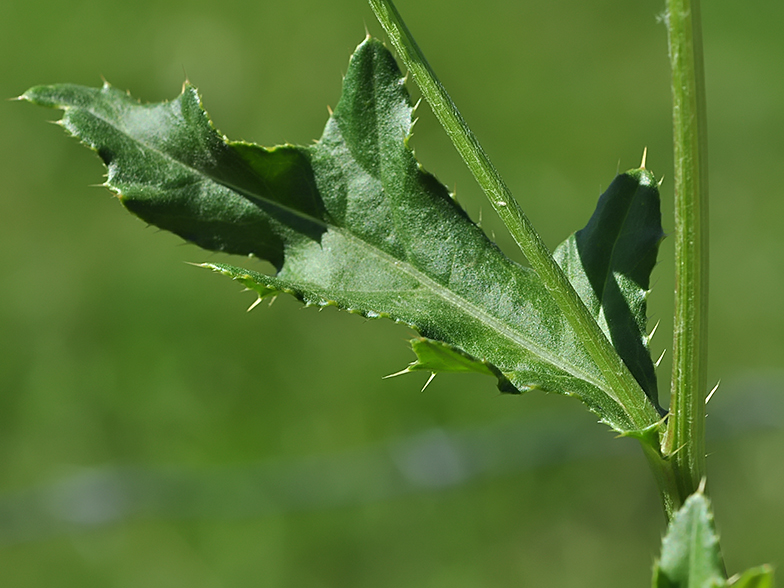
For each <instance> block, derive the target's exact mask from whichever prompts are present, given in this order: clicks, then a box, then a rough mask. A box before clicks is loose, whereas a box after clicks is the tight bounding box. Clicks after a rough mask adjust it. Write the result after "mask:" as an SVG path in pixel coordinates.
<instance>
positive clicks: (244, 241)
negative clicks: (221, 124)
mask: <svg viewBox="0 0 784 588" xmlns="http://www.w3.org/2000/svg"><path fill="white" fill-rule="evenodd" d="M370 4H371V7H372V8H373V10H374V12H375V14H376V16H377V17H378V20H379V22H380V23H381V25H382V26H383V27H384V29H385V31H386V33H387V35H388V37H389V40H390V42H391V45H392V46H393V48H394V49H395V50H396V52H397V55H398V57H399V59H400V60H401V62H402V64H403V66H404V68H405V69H406V70H407V71H408V72H409V75H410V77H411V79H412V80H413V81H414V82H415V83H416V85H417V86H418V87H419V89H420V91H421V93H422V95H423V97H424V99H425V101H426V102H427V103H428V104H429V105H430V107H431V109H432V111H433V112H434V113H435V115H436V117H437V118H438V120H439V122H440V123H441V125H442V126H443V128H444V130H445V131H446V133H447V135H448V136H449V138H450V140H451V141H452V143H453V144H454V146H455V148H456V150H457V151H458V153H459V154H460V156H461V157H462V158H463V160H464V161H465V163H466V165H467V166H468V168H469V169H470V171H471V173H472V174H473V175H474V177H475V178H476V181H477V183H478V184H479V185H480V187H481V188H482V190H483V191H484V192H485V194H486V195H487V197H488V199H489V201H490V204H491V206H492V208H493V209H494V210H495V212H496V213H497V214H498V216H499V217H500V219H501V220H502V221H503V223H504V224H505V226H506V227H507V228H508V230H509V232H510V234H511V236H512V237H513V239H514V241H515V242H516V243H517V245H518V246H519V248H520V250H521V251H522V253H523V254H524V256H525V258H526V259H527V261H528V263H529V264H530V267H524V266H522V265H520V264H518V263H516V262H514V261H512V260H511V259H510V258H509V257H507V256H506V255H504V254H503V253H502V252H501V250H500V249H499V248H498V247H497V246H496V245H495V244H494V243H493V242H492V241H491V240H490V239H488V237H487V236H486V235H485V233H484V232H483V231H482V229H481V228H480V227H479V226H478V225H477V224H476V223H475V222H473V221H472V220H471V219H470V218H469V216H468V215H467V214H466V213H465V212H464V211H463V210H462V209H461V207H460V206H459V205H458V204H457V202H456V201H455V199H454V198H453V197H452V194H450V192H449V190H448V189H447V188H446V187H445V186H443V185H442V184H441V183H440V182H439V181H438V180H437V179H436V178H435V177H434V176H433V175H431V174H430V173H428V172H427V171H425V170H424V169H423V168H422V167H421V165H420V164H419V163H418V162H417V161H416V159H415V157H414V154H413V152H412V151H411V149H410V147H409V144H408V142H409V139H410V137H411V129H412V125H413V113H414V108H415V107H414V105H413V104H412V101H411V98H410V96H409V94H408V91H407V89H406V84H405V82H406V76H404V74H403V72H402V71H401V69H400V67H399V66H398V64H397V62H396V61H395V58H394V57H393V55H392V53H391V52H390V50H389V49H387V48H386V47H385V46H384V45H383V44H382V43H381V42H380V41H378V40H375V39H373V38H371V37H367V38H366V39H365V40H364V41H363V42H362V43H361V44H360V45H359V46H358V47H357V49H356V51H355V52H354V54H353V55H352V57H351V61H350V64H349V67H348V70H347V72H346V75H345V78H344V82H343V91H342V94H341V97H340V101H339V102H338V104H337V106H336V108H335V109H334V111H333V112H332V113H331V115H330V117H329V120H328V122H327V124H326V127H325V129H324V132H323V134H322V136H321V138H320V139H319V140H318V141H317V142H316V143H315V144H314V145H310V146H296V145H281V146H277V147H273V148H264V147H261V146H259V145H255V144H251V143H246V142H237V141H231V140H229V139H227V138H226V137H224V136H223V135H222V134H220V133H219V132H218V131H217V130H216V129H215V127H214V126H213V124H212V122H211V121H210V119H209V118H208V116H207V113H206V112H205V110H204V109H203V108H202V104H201V99H200V97H199V94H198V92H197V90H196V89H195V88H194V87H193V86H191V85H189V84H186V85H185V86H184V88H183V92H182V94H181V95H180V96H179V97H177V98H176V99H174V100H172V101H171V102H164V103H157V104H140V103H139V102H137V101H136V100H134V99H133V98H131V96H130V95H128V94H126V93H125V92H123V91H120V90H117V89H115V88H113V87H112V86H111V85H109V84H108V83H105V84H104V85H103V86H102V87H101V88H86V87H82V86H76V85H69V84H61V85H55V86H37V87H34V88H32V89H30V90H28V91H27V92H25V93H24V94H23V95H22V96H21V98H22V99H24V100H27V101H29V102H32V103H35V104H39V105H43V106H49V107H53V108H58V109H61V110H63V111H64V114H63V117H62V119H61V120H60V121H59V124H61V125H62V126H63V127H64V128H65V129H66V130H67V131H68V132H69V133H70V134H72V135H73V136H75V137H77V138H78V139H79V140H80V141H82V142H83V143H84V144H85V145H87V146H88V147H89V148H91V149H93V150H94V151H95V152H96V153H97V154H98V156H99V157H100V158H101V159H102V161H103V162H104V164H105V165H106V167H107V169H108V176H107V180H106V183H105V185H106V186H107V187H108V188H109V189H111V190H112V191H113V192H114V193H116V194H117V196H118V198H119V200H120V201H121V203H122V204H123V205H124V206H125V207H126V208H127V209H128V210H129V211H130V212H131V213H133V214H134V215H136V216H138V217H139V218H141V219H142V220H144V221H145V222H147V223H149V224H151V225H155V226H157V227H159V228H161V229H164V230H167V231H171V232H173V233H175V234H177V235H179V236H180V237H182V238H183V239H185V240H186V241H188V242H191V243H194V244H196V245H199V246H200V247H203V248H205V249H208V250H212V251H220V252H225V253H231V254H238V255H244V256H251V257H256V258H259V259H262V260H266V261H268V262H270V263H271V264H272V265H273V266H274V268H275V273H274V274H272V275H268V274H264V273H260V272H259V271H257V270H256V269H254V268H253V267H252V266H251V267H239V266H235V265H230V264H225V263H215V262H211V263H204V264H202V267H204V268H207V269H210V270H212V271H214V272H217V273H219V274H222V275H224V276H227V277H229V278H231V279H233V280H235V281H237V282H239V283H241V284H242V285H243V286H245V287H246V288H248V289H249V290H252V291H254V292H255V293H256V295H257V301H261V300H263V299H267V298H271V297H274V296H277V295H279V294H289V295H292V296H294V297H296V298H297V299H299V300H300V301H302V302H303V303H304V304H305V305H309V306H318V307H325V306H335V307H338V308H339V309H342V310H347V311H349V312H352V313H358V314H361V315H363V316H365V317H368V318H389V319H392V320H394V321H396V322H399V323H402V324H405V325H407V326H409V327H411V328H412V329H413V330H414V331H415V333H416V336H415V337H414V338H413V339H411V341H410V344H411V348H412V350H413V352H414V354H415V359H414V361H413V362H412V363H411V364H410V365H408V366H407V367H405V368H404V369H403V370H402V371H401V373H407V372H414V371H423V372H427V373H430V374H437V373H440V372H476V373H481V374H485V375H488V376H491V377H493V378H495V380H496V381H497V385H498V388H499V389H500V390H501V392H504V393H510V394H522V393H526V392H529V391H532V390H539V391H543V392H550V393H557V394H563V395H567V396H573V397H575V398H577V399H579V400H581V401H582V402H583V403H584V404H585V405H586V406H587V408H588V409H589V410H591V411H592V412H593V413H595V414H596V415H597V416H598V418H599V420H600V421H601V422H602V423H604V424H605V425H606V426H608V427H609V428H611V429H612V430H613V431H615V432H616V433H617V434H618V435H620V436H625V437H632V438H635V439H637V440H638V441H639V443H640V446H641V447H642V449H643V452H644V455H645V456H646V459H647V461H648V463H649V464H650V466H651V469H652V472H653V474H654V479H655V481H656V483H657V485H658V489H659V492H660V495H661V502H662V505H663V508H664V512H665V515H666V517H667V519H668V521H669V529H668V531H667V534H666V536H665V539H664V544H663V549H662V554H661V559H660V561H659V562H658V563H657V564H656V566H655V568H654V580H653V585H654V586H657V587H665V586H684V587H685V586H706V587H707V586H728V585H733V586H745V587H751V586H770V585H772V572H771V570H770V569H769V568H767V567H761V568H756V569H753V570H749V571H747V572H746V573H744V574H743V575H742V576H741V577H739V578H733V579H728V577H727V573H726V571H725V570H724V565H723V563H722V557H721V551H720V548H719V542H718V536H717V534H716V531H715V528H714V524H713V517H712V513H711V509H710V502H709V500H708V498H707V491H706V488H707V485H706V480H707V473H706V469H705V433H704V419H705V411H704V406H705V399H706V395H707V392H708V388H709V386H708V383H707V376H706V373H707V372H706V365H707V363H706V362H707V348H706V342H707V337H706V333H707V296H708V288H707V284H708V253H707V194H708V181H707V168H706V151H705V150H706V130H705V126H706V117H705V96H704V82H703V74H702V70H703V65H702V56H701V33H700V18H699V5H698V4H699V3H698V0H691V1H689V0H668V4H667V9H666V19H665V21H666V25H667V29H668V34H669V52H670V60H671V65H672V80H673V81H672V84H673V86H672V91H673V123H674V145H675V170H674V171H675V173H674V182H675V194H676V205H675V211H676V217H675V227H674V233H673V239H674V240H675V245H676V248H675V267H676V292H675V295H676V304H675V321H674V324H675V328H674V338H673V348H672V349H673V374H672V378H671V390H670V406H669V408H667V407H663V406H661V404H660V401H659V387H658V382H657V373H656V369H655V364H654V361H653V359H652V357H651V354H650V350H649V340H650V332H649V328H650V327H649V325H648V316H647V299H648V295H649V291H650V288H651V283H650V276H651V272H652V270H653V268H654V266H655V264H656V263H657V253H658V248H659V244H660V242H661V240H662V239H663V237H664V231H663V229H662V221H661V212H660V200H659V198H660V196H659V185H660V179H658V178H656V177H655V176H654V174H653V173H652V172H651V171H649V170H648V169H646V160H645V156H644V155H643V158H642V163H641V165H640V167H639V168H636V169H632V170H628V171H626V172H624V173H621V174H619V175H618V176H617V177H616V178H615V179H614V180H613V181H612V182H611V183H610V185H609V187H608V188H607V190H606V191H605V192H604V194H602V196H601V198H600V199H599V202H598V204H597V206H596V209H595V212H594V213H593V215H592V216H591V217H590V219H588V221H587V223H586V225H585V226H584V227H583V228H582V229H580V230H578V231H576V232H575V233H573V234H572V235H571V236H570V237H569V238H567V239H566V240H565V241H564V242H563V243H561V244H560V245H559V246H558V247H557V248H556V249H555V250H554V251H553V252H550V251H549V250H548V248H547V247H546V245H545V244H544V242H543V240H542V239H541V238H540V236H539V235H538V233H537V232H536V230H535V229H534V228H533V226H532V224H531V222H530V221H529V219H528V217H527V216H526V214H525V213H524V212H523V210H522V208H521V207H520V205H519V204H518V201H517V200H516V199H515V197H514V196H513V195H512V193H511V191H510V189H509V188H508V187H507V185H506V184H505V183H504V181H503V180H502V178H501V176H500V174H499V172H498V171H497V170H496V168H495V167H494V166H493V164H492V163H491V162H490V160H489V158H488V157H487V155H486V153H485V151H484V150H483V149H482V147H481V145H480V143H479V141H478V139H477V138H476V136H475V135H474V134H473V133H472V131H471V130H470V129H469V127H468V125H467V123H466V121H465V120H464V118H463V117H462V116H461V114H460V112H459V110H458V109H457V107H456V106H455V104H454V102H453V101H452V99H451V98H450V97H449V94H448V93H447V91H446V90H445V88H444V86H443V85H442V84H441V83H440V82H439V80H438V78H437V76H436V74H435V73H434V71H433V69H432V68H431V67H430V66H429V64H428V62H427V60H426V59H425V57H424V55H423V54H422V51H421V50H420V49H419V47H418V45H417V43H416V42H415V41H414V38H413V36H412V34H411V33H410V31H409V30H408V28H407V27H406V25H405V23H404V22H403V20H402V18H401V16H400V14H399V13H398V11H397V9H396V8H395V6H394V5H393V4H392V2H391V1H389V0H370Z"/></svg>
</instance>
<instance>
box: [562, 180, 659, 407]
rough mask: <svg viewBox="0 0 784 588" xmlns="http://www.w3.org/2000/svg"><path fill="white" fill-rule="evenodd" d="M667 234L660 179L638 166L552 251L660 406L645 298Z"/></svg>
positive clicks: (621, 354) (602, 197)
mask: <svg viewBox="0 0 784 588" xmlns="http://www.w3.org/2000/svg"><path fill="white" fill-rule="evenodd" d="M663 238H664V230H663V229H662V226H661V212H660V207H659V190H658V186H657V183H656V179H655V178H654V177H653V174H652V173H650V172H649V171H647V170H645V169H637V170H632V171H629V172H627V173H625V174H622V175H619V176H618V177H616V178H615V180H614V181H613V182H612V184H610V187H609V188H607V191H605V193H604V194H602V196H601V198H600V199H599V203H598V205H597V206H596V210H595V211H594V213H593V216H592V217H591V220H590V221H588V224H587V225H586V226H585V228H584V229H582V230H580V231H577V232H576V233H574V234H573V235H571V236H570V237H569V238H568V239H567V240H566V241H564V242H563V243H561V245H559V246H558V248H557V249H556V250H555V252H554V254H553V255H554V257H555V259H556V261H558V263H559V265H560V266H561V267H562V268H563V270H564V272H565V273H566V275H567V277H568V278H569V281H570V282H571V283H572V285H573V286H574V287H575V290H577V293H578V294H579V295H580V298H582V300H583V302H584V303H585V305H586V306H587V307H588V309H589V310H590V311H591V313H592V314H593V316H594V317H595V318H596V320H597V322H598V323H599V325H600V326H601V327H602V330H603V331H604V332H605V334H606V335H607V337H608V338H609V339H610V341H612V344H613V346H614V347H615V349H616V350H617V351H618V353H619V354H620V356H621V358H623V360H624V362H625V363H626V365H627V366H628V367H629V370H631V372H632V374H633V375H634V377H635V378H636V380H637V381H638V382H639V384H640V386H641V387H642V389H643V390H644V391H645V393H646V394H647V395H648V397H649V398H650V399H651V401H652V402H653V403H654V405H656V406H657V408H658V391H657V386H656V371H655V368H654V365H653V361H652V360H651V354H650V351H649V349H648V334H647V331H646V328H647V322H648V316H647V312H646V311H647V303H646V299H647V297H648V289H649V288H650V277H651V272H652V271H653V267H654V266H655V265H656V255H657V253H658V250H659V243H661V240H662V239H663Z"/></svg>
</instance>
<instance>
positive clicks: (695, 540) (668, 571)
mask: <svg viewBox="0 0 784 588" xmlns="http://www.w3.org/2000/svg"><path fill="white" fill-rule="evenodd" d="M726 585H727V581H726V580H725V579H724V573H723V568H722V563H721V553H720V551H719V537H718V535H717V534H716V529H715V528H714V525H713V513H712V512H711V508H710V501H709V500H708V498H707V497H706V496H705V495H704V494H703V493H702V492H697V493H695V494H692V495H691V496H689V498H687V499H686V502H685V503H684V504H683V506H682V507H681V508H680V510H678V512H676V513H675V516H674V517H673V519H672V521H671V522H670V525H669V527H668V529H667V535H665V537H664V541H663V542H662V554H661V560H660V561H659V562H658V563H657V564H656V566H655V567H654V571H653V588H720V587H723V586H726Z"/></svg>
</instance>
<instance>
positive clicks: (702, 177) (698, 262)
mask: <svg viewBox="0 0 784 588" xmlns="http://www.w3.org/2000/svg"><path fill="white" fill-rule="evenodd" d="M666 22H667V33H668V40H669V53H670V63H671V67H672V98H673V104H672V114H673V142H674V163H675V317H674V333H673V365H672V383H671V397H670V416H669V423H668V427H667V434H666V436H665V439H664V444H663V453H664V455H666V456H669V458H670V460H671V461H672V463H673V469H674V471H675V476H676V479H677V483H678V487H679V493H680V501H681V502H682V501H683V500H685V499H686V497H687V496H689V495H690V494H692V493H693V492H695V491H696V490H697V488H698V486H699V484H700V482H701V480H702V479H703V478H705V399H706V394H707V392H708V385H707V345H708V339H707V328H708V167H707V135H706V106H705V79H704V65H703V56H702V30H701V24H700V3H699V0H667V17H666Z"/></svg>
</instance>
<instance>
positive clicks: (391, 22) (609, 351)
mask: <svg viewBox="0 0 784 588" xmlns="http://www.w3.org/2000/svg"><path fill="white" fill-rule="evenodd" d="M370 5H371V7H372V8H373V11H374V12H375V13H376V17H377V18H378V20H379V22H381V25H382V26H383V27H384V30H385V31H386V32H387V34H388V35H389V38H390V40H391V41H392V45H393V46H394V47H395V49H396V50H397V52H398V55H399V56H400V58H401V59H402V61H403V62H404V64H405V65H406V67H407V68H408V70H409V71H410V72H411V74H412V75H413V77H414V81H415V82H416V83H417V85H418V86H419V88H420V90H421V91H422V94H423V96H424V97H425V99H426V100H427V101H428V103H429V104H430V107H431V108H432V110H433V112H434V113H435V115H436V117H437V118H438V120H439V122H440V123H441V125H442V126H443V127H444V130H446V132H447V135H448V136H449V138H450V139H451V140H452V143H453V144H454V146H455V148H456V149H457V151H458V152H459V153H460V156H461V157H462V158H463V160H464V161H465V162H466V164H467V165H468V167H469V169H470V170H471V173H473V175H474V177H475V178H476V180H477V182H478V183H479V185H480V186H481V188H482V189H483V190H484V192H485V194H486V195H487V197H488V199H489V200H490V203H491V204H492V206H493V209H494V210H495V211H496V212H497V213H498V216H499V217H500V218H501V220H502V221H503V223H504V224H505V225H506V227H507V229H509V232H510V233H511V235H512V237H513V238H514V240H515V242H516V243H517V245H518V246H519V247H520V249H521V250H522V252H523V254H524V255H525V256H526V258H527V259H528V261H529V263H530V264H531V267H532V268H533V269H534V270H535V271H536V272H537V273H538V274H539V276H540V278H541V279H542V282H543V283H544V285H545V287H546V288H547V289H548V291H549V292H550V294H551V295H552V296H553V299H554V300H555V301H556V303H557V304H558V306H559V308H560V309H561V311H562V312H563V313H564V315H565V316H566V318H567V319H568V320H569V323H570V324H571V326H572V328H573V329H574V330H575V332H576V333H577V335H578V336H579V337H580V340H581V341H582V343H583V344H584V345H585V347H586V349H587V350H588V352H589V353H590V355H591V357H592V358H593V360H594V362H596V365H597V366H598V367H599V369H600V370H601V372H602V375H603V376H604V378H605V380H606V381H607V384H608V387H609V390H606V393H607V394H608V396H609V397H610V398H611V399H612V401H614V403H616V404H617V405H619V406H620V408H621V410H623V412H624V413H626V415H627V417H628V420H629V421H630V424H631V427H632V428H633V429H644V428H646V427H648V426H650V425H652V424H654V423H656V422H657V421H658V419H659V416H658V414H657V412H656V409H655V408H654V406H653V404H651V402H649V401H648V398H647V396H646V395H645V393H644V392H643V390H642V388H641V387H640V385H639V384H638V383H637V381H636V380H635V379H634V376H632V374H631V372H630V371H629V369H628V368H627V367H626V364H624V363H623V360H622V359H621V358H620V356H619V355H618V353H617V352H616V351H615V349H614V348H613V346H612V344H611V343H610V341H609V340H608V339H607V337H606V336H605V335H604V333H603V332H602V330H601V328H600V327H599V325H598V324H597V323H596V321H595V320H594V318H593V316H591V314H590V312H589V311H588V309H587V308H586V306H585V304H583V302H582V300H581V299H580V297H579V295H578V294H577V292H576V291H575V290H574V288H573V287H572V284H571V283H570V282H569V280H568V278H567V277H566V275H565V274H564V272H563V271H562V270H561V268H560V266H559V265H558V264H557V263H556V262H555V260H554V259H553V256H552V254H551V253H550V251H549V249H548V248H547V246H546V245H545V244H544V242H543V241H542V239H541V237H540V236H539V234H538V233H537V232H536V230H534V228H533V225H532V224H531V222H530V221H529V220H528V217H527V216H526V215H525V213H524V212H523V210H522V208H520V205H519V204H518V203H517V201H516V200H515V198H514V197H513V196H512V194H511V192H510V190H509V188H508V187H507V186H506V184H505V183H504V181H503V179H502V178H501V176H500V174H499V173H498V171H497V170H496V169H495V167H494V166H493V164H492V163H491V162H490V159H489V158H488V157H487V154H486V153H485V151H484V149H482V146H481V145H480V144H479V141H478V140H477V138H476V136H475V135H474V134H473V132H472V131H471V130H470V129H469V128H468V125H467V124H466V122H465V120H464V119H463V117H462V115H461V114H460V112H459V111H458V110H457V107H456V106H455V104H454V102H453V101H452V99H451V98H450V97H449V94H447V92H446V90H445V89H444V87H443V85H441V82H440V81H439V80H438V78H437V77H436V75H435V73H434V72H433V70H432V68H431V67H430V65H429V64H428V62H427V60H426V59H425V57H424V55H423V54H422V51H421V50H420V48H419V46H418V45H417V43H416V41H414V39H413V37H412V35H411V33H410V32H409V30H408V28H407V27H406V25H405V23H404V22H403V19H402V18H401V16H400V13H399V12H398V11H397V8H395V6H394V4H393V3H392V2H391V0H370Z"/></svg>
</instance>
